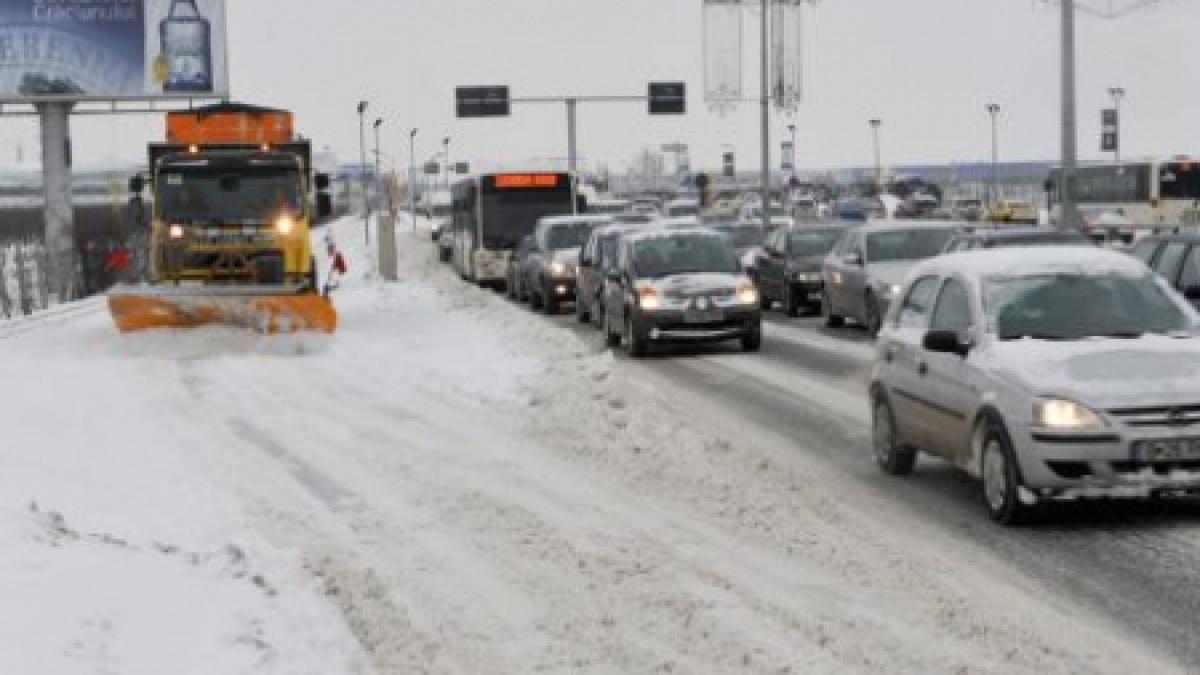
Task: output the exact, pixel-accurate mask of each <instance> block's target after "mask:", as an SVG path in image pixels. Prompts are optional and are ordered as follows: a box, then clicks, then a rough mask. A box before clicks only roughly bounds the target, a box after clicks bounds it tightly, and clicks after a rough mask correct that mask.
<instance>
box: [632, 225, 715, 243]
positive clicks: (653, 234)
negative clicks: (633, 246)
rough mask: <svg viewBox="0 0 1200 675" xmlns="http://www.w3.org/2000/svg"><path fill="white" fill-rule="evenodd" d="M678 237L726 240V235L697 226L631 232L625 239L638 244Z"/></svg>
mask: <svg viewBox="0 0 1200 675" xmlns="http://www.w3.org/2000/svg"><path fill="white" fill-rule="evenodd" d="M678 236H703V237H721V238H722V240H723V239H724V235H722V234H721V233H720V232H717V231H716V230H713V229H710V228H707V227H704V226H702V225H697V226H694V227H676V228H669V227H655V228H654V229H650V230H638V231H636V232H631V233H629V234H628V235H626V237H625V239H627V240H628V241H632V242H638V241H647V240H649V239H665V238H669V237H678Z"/></svg>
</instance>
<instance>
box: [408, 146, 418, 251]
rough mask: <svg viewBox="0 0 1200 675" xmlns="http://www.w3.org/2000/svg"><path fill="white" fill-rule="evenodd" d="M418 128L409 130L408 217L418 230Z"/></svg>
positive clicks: (414, 229) (414, 228)
mask: <svg viewBox="0 0 1200 675" xmlns="http://www.w3.org/2000/svg"><path fill="white" fill-rule="evenodd" d="M416 188H417V129H416V128H413V130H412V131H409V132H408V217H409V218H410V219H411V220H412V226H413V231H414V232H416V230H417V194H416Z"/></svg>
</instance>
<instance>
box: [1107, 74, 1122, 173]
mask: <svg viewBox="0 0 1200 675" xmlns="http://www.w3.org/2000/svg"><path fill="white" fill-rule="evenodd" d="M1108 95H1109V96H1110V97H1112V102H1113V109H1114V110H1116V111H1117V142H1116V145H1114V146H1113V161H1114V162H1120V161H1121V99H1123V98H1125V88H1124V87H1109V88H1108Z"/></svg>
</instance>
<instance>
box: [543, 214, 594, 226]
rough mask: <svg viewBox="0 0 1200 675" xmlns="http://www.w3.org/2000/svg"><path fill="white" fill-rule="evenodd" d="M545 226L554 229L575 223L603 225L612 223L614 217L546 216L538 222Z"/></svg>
mask: <svg viewBox="0 0 1200 675" xmlns="http://www.w3.org/2000/svg"><path fill="white" fill-rule="evenodd" d="M538 222H539V223H541V224H543V225H547V226H550V227H553V226H555V225H572V224H575V223H584V224H597V225H598V224H603V223H611V222H612V216H605V215H578V216H546V217H544V218H542V219H541V220H539V221H538Z"/></svg>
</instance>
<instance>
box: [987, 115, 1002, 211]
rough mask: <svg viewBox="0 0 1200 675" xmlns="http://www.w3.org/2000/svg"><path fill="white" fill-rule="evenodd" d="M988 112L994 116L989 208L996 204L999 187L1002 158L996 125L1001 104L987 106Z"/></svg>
mask: <svg viewBox="0 0 1200 675" xmlns="http://www.w3.org/2000/svg"><path fill="white" fill-rule="evenodd" d="M987 111H988V114H989V115H991V116H992V180H991V182H990V184H989V185H988V206H989V207H990V206H992V205H993V204H995V203H996V189H997V187H998V186H997V179H998V176H997V173H996V172H997V168H998V165H999V160H1000V157H999V139H998V137H997V132H996V125H997V118H998V117H999V116H1000V104H998V103H989V104H987Z"/></svg>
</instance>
